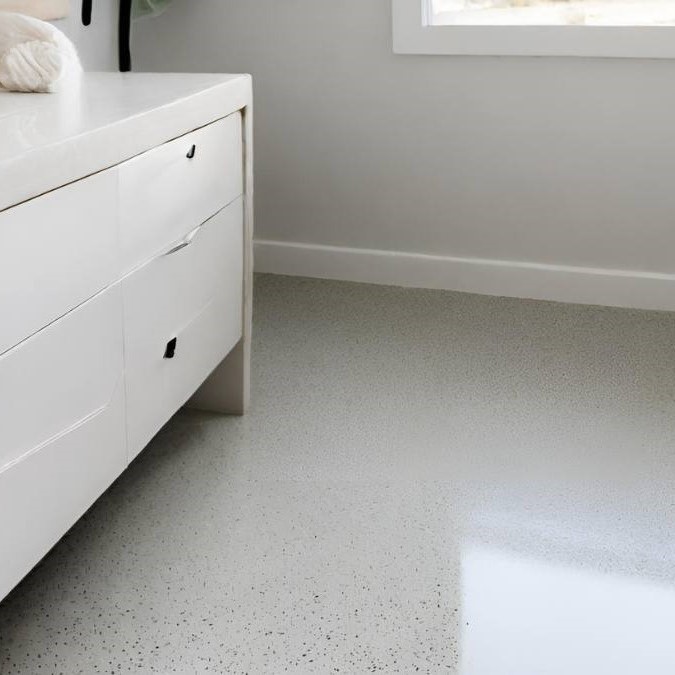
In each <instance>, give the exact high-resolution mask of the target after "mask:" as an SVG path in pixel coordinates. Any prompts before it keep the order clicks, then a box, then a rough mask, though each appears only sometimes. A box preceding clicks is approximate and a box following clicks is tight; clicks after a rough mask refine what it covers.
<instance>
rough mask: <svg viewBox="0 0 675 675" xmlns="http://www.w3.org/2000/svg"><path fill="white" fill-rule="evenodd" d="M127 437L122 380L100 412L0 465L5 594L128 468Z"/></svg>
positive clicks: (0, 585)
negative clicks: (12, 461) (19, 458)
mask: <svg viewBox="0 0 675 675" xmlns="http://www.w3.org/2000/svg"><path fill="white" fill-rule="evenodd" d="M35 419H38V415H37V414H36V415H35ZM125 441H126V439H125V437H124V387H123V386H122V383H121V382H120V383H119V385H118V386H117V388H116V390H115V391H114V393H113V398H112V399H110V400H109V401H108V404H107V405H106V407H105V408H103V409H102V410H101V411H100V412H98V413H96V414H95V415H94V416H93V417H91V418H90V419H88V420H87V421H86V422H83V423H82V424H81V425H79V426H76V427H75V428H73V429H72V430H70V431H69V432H68V433H64V434H63V435H62V436H59V437H57V438H55V439H53V440H52V441H51V442H50V443H48V444H47V445H45V446H44V447H43V448H41V449H40V450H39V451H38V452H35V453H33V454H31V455H29V456H27V457H26V458H24V459H23V460H22V461H20V462H18V463H17V464H15V465H12V466H9V467H6V468H5V469H4V470H2V471H0V542H1V543H0V549H1V550H2V554H1V555H0V561H1V562H0V600H1V599H2V598H3V597H4V596H5V595H6V594H7V593H8V592H9V591H10V590H11V589H12V588H13V587H14V586H15V585H16V584H17V583H18V582H19V581H20V580H21V579H22V578H23V577H24V576H25V574H26V573H27V572H29V571H30V569H31V568H32V567H33V566H34V565H35V564H36V563H38V562H39V561H40V559H41V558H42V557H43V556H44V555H45V554H46V553H47V552H48V551H49V549H50V548H51V547H52V546H53V545H54V544H55V543H56V542H57V541H58V540H59V539H60V538H61V537H62V536H63V535H64V534H65V533H66V532H67V531H68V530H69V529H70V527H71V526H72V525H73V523H75V521H77V519H78V518H80V517H81V516H82V515H83V514H84V513H85V512H86V511H87V509H88V508H89V507H90V506H91V505H92V504H93V503H94V502H95V501H96V499H98V497H99V496H100V495H101V494H102V493H103V492H104V491H105V490H106V489H107V488H108V487H109V486H110V485H111V484H112V482H113V481H114V480H115V479H116V478H117V476H119V474H120V473H121V472H122V471H123V470H124V467H125V466H126V453H125V452H124V448H125Z"/></svg>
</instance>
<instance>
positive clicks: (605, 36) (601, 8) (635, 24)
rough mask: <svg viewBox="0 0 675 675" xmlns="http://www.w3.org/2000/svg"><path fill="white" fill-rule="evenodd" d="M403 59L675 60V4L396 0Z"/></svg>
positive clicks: (650, 0)
mask: <svg viewBox="0 0 675 675" xmlns="http://www.w3.org/2000/svg"><path fill="white" fill-rule="evenodd" d="M393 9H394V51H396V52H397V53H402V54H406V53H407V54H458V55H462V54H464V55H493V56H498V55H507V56H508V55H512V56H599V57H636V58H638V57H641V58H675V0H393Z"/></svg>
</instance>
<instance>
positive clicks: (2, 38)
mask: <svg viewBox="0 0 675 675" xmlns="http://www.w3.org/2000/svg"><path fill="white" fill-rule="evenodd" d="M81 72H82V66H81V65H80V59H79V58H78V56H77V50H76V49H75V46H74V45H73V43H72V42H71V41H70V40H69V39H68V38H67V37H66V36H65V35H64V34H63V33H62V32H61V31H60V30H59V29H58V28H55V27H54V26H52V25H51V24H50V23H46V22H44V21H40V20H39V19H34V18H32V17H29V16H24V15H23V14H14V13H12V12H0V87H3V88H5V89H9V90H11V91H36V92H53V91H58V90H59V89H62V88H63V87H64V86H66V84H68V83H69V82H72V81H73V80H76V79H78V78H79V75H80V73H81Z"/></svg>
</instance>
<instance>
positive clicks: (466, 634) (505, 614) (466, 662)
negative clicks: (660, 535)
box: [460, 544, 675, 675]
mask: <svg viewBox="0 0 675 675" xmlns="http://www.w3.org/2000/svg"><path fill="white" fill-rule="evenodd" d="M461 586H462V617H461V618H462V622H461V626H462V628H461V630H462V639H461V649H460V651H461V671H460V672H461V673H462V675H494V674H495V673H499V674H500V675H518V674H520V673H537V675H570V674H573V673H598V674H601V673H611V674H612V675H635V674H637V673H645V674H649V675H672V673H673V672H675V639H674V637H675V636H674V631H675V588H672V587H668V586H662V585H659V584H657V583H651V582H650V581H646V580H644V579H643V578H639V577H630V576H628V575H626V576H621V575H617V574H604V573H601V572H599V571H597V570H593V569H584V568H580V567H577V568H575V567H573V566H569V565H564V564H557V563H555V562H546V561H544V560H538V559H535V558H530V557H527V556H520V555H518V554H516V553H513V552H511V551H503V550H499V549H497V548H491V547H489V546H485V545H482V544H477V545H471V544H468V545H467V546H466V547H465V548H464V549H463V551H462V563H461Z"/></svg>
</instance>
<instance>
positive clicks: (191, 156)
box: [185, 145, 197, 159]
mask: <svg viewBox="0 0 675 675" xmlns="http://www.w3.org/2000/svg"><path fill="white" fill-rule="evenodd" d="M195 152H197V146H196V145H193V146H192V147H191V148H190V152H188V154H187V155H185V156H186V157H187V158H188V159H192V158H193V157H194V156H195Z"/></svg>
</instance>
